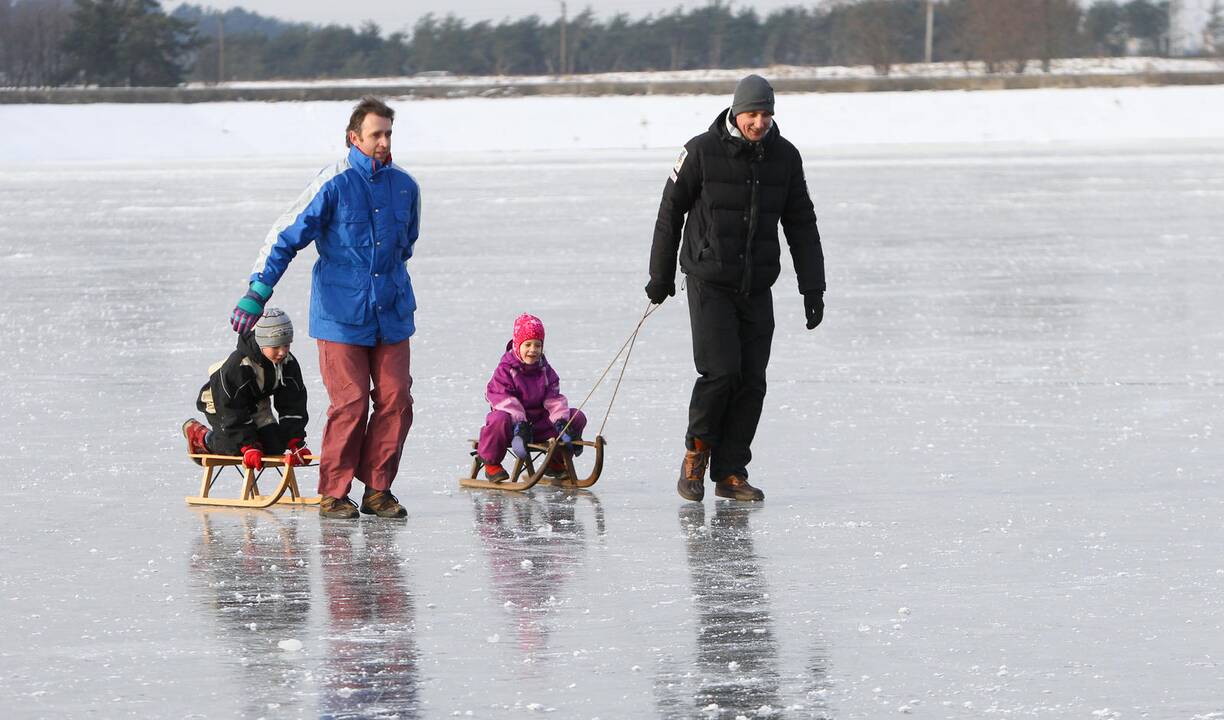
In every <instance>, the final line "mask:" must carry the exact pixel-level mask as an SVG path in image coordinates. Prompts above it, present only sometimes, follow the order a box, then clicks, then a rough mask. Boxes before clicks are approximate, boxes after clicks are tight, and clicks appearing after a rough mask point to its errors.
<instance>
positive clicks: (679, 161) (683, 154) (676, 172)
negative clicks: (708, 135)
mask: <svg viewBox="0 0 1224 720" xmlns="http://www.w3.org/2000/svg"><path fill="white" fill-rule="evenodd" d="M687 157H688V148H685V149H683V150H681V151H680V157H678V158H676V164H675V165H674V166H672V171H671V181H672V182H676V178H678V177H680V168H682V167H684V160H685V158H687Z"/></svg>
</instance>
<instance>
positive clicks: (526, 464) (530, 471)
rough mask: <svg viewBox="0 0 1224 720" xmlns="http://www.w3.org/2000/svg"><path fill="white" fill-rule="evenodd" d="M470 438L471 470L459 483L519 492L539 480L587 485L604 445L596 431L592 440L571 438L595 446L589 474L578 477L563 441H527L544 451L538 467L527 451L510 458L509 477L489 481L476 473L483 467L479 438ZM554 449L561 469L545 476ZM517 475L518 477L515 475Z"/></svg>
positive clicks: (599, 468)
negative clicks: (522, 457) (478, 452)
mask: <svg viewBox="0 0 1224 720" xmlns="http://www.w3.org/2000/svg"><path fill="white" fill-rule="evenodd" d="M470 442H471V443H472V471H471V472H470V473H469V474H468V476H467V477H461V478H459V486H460V487H466V488H480V489H483V490H510V491H515V492H522V491H523V490H527V489H529V488H531V487H534V486H535V485H536V484H539V483H543V484H545V485H555V486H557V487H568V488H589V487H591V486H592V485H594V484H595V483H596V482H598V481H599V475H600V473H601V472H603V455H604V445H606V444H607V441H606V440H604V439H603V436H602V435H596V436H595V439H594V440H575V441H573V443H572V444H573V445H581V446H583V447H589V448H595V461H594V464H593V465H592V466H591V474H590V475H587V476H586V477H585V478H580V477H578V471H577V470H576V469H575V468H574V454H573V453H572V452H569V449H568V448H567V447H566V446H565V444H564V443H559V442H557V439H556V438H553V439H551V440H549V441H548V442H547V443H531V444H529V445H528V446H527V448H528V450H530V451H532V452H534V453H537V454H538V453H544V457H543V458H542V459H540V467H539V469H537V468H536V467H535V463H534V461H533V460H532V459H531V453H528V457H527V459H526V460H520V459H518V458H515V459H514V468H513V469H512V470H510V477H509V479H507V480H503V481H501V482H493V481H492V480H487V479H485V478H483V477H481V476H480V471H481V470H483V469H484V463H482V462H481V461H480V458H479V457H478V456H477V455H476V448H477V447H478V446H479V445H480V441H479V440H471V441H470ZM557 453H561V458H562V460H563V461H564V462H565V473H564V474H563V475H561V476H560V477H547V476H546V475H545V474H544V473H545V471H546V470H547V469H548V464H549V462H551V461H552V459H553V456H554V455H555V454H557ZM511 457H513V456H511ZM520 476H521V477H522V479H519V478H520Z"/></svg>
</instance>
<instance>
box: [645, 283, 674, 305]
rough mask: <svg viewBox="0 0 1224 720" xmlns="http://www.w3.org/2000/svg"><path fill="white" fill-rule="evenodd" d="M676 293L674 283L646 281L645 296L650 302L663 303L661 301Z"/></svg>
mask: <svg viewBox="0 0 1224 720" xmlns="http://www.w3.org/2000/svg"><path fill="white" fill-rule="evenodd" d="M675 294H676V283H674V282H662V281H658V282H656V281H654V280H651V281H650V282H648V283H646V297H648V298H650V302H652V303H654V304H655V305H661V304H663V301H664V300H666V299H667V298H669V297H671V296H673V295H675Z"/></svg>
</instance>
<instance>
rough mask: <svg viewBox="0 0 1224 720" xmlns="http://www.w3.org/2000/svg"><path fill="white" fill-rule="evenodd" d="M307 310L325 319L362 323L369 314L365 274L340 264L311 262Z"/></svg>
mask: <svg viewBox="0 0 1224 720" xmlns="http://www.w3.org/2000/svg"><path fill="white" fill-rule="evenodd" d="M314 280H315V282H314V290H313V292H311V293H310V309H311V312H312V313H314V314H317V315H318V316H319V317H321V318H323V319H325V320H332V321H334V322H341V323H346V324H348V325H363V324H365V323H366V322H367V321H368V320H369V317H370V303H369V287H368V284H369V277H368V276H367V275H365V273H364V272H363V271H360V270H358V269H356V268H351V267H346V266H343V265H339V266H337V265H333V264H324V263H318V264H316V265H315V278H314Z"/></svg>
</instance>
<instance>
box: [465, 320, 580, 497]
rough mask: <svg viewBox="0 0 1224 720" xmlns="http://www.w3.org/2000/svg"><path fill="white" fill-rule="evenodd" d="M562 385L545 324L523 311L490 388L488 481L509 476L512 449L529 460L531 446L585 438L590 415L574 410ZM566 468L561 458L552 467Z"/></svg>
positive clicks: (485, 431)
mask: <svg viewBox="0 0 1224 720" xmlns="http://www.w3.org/2000/svg"><path fill="white" fill-rule="evenodd" d="M560 385H561V381H560V378H558V377H557V373H556V372H555V371H554V370H553V369H552V366H551V365H549V364H548V360H546V359H545V358H544V323H542V322H540V319H539V318H538V317H535V316H534V315H528V314H526V313H523V314H522V315H520V316H518V318H517V319H515V321H514V339H512V340H511V341H510V342H509V343H508V344H507V345H506V354H505V355H502V359H501V361H500V362H498V363H497V369H496V370H494V371H493V378H492V379H491V380H489V385H488V387H487V388H486V390H485V397H486V398H487V399H488V401H489V405H490V407H491V411H490V412H489V415H488V417H487V418H485V424H484V427H483V428H481V429H480V441H479V444H478V445H477V448H476V454H477V455H478V456H479V457H480V460H481V462H483V463H484V466H485V477H487V478H488V479H490V480H493V481H494V482H500V481H502V480H506V479H508V478H509V473H507V472H506V471H505V469H504V468H502V466H501V462H502V459H503V458H505V457H506V450H507V449H510V450H512V451H513V452H514V454H515V456H516V457H519V458H522V459H525V458H526V457H527V454H528V449H527V445H528V443H531V442H535V441H537V440H538V441H547V440H551V439H552V438H555V437H557V436H558V435H559V434H560V435H561V442H563V443H570V442H572V441H574V440H580V439H581V438H582V430H583V428H585V427H586V416H585V415H583V414H582V411H580V410H571V409H570V406H569V402H568V401H567V400H566V399H565V396H564V395H562V394H561V389H560ZM567 422H568V423H569V428H568V429H567V428H565V425H566V423H567ZM562 429H565V432H564V433H563V434H561V430H562ZM572 448H573V451H574V454H575V455H577V454H579V453H581V452H582V446H581V445H573V446H572ZM554 465H556V466H557V467H553V466H554ZM561 468H564V461H563V460H561V458H560V456H559V455H555V456H554V459H553V463H552V464H550V468H549V469H550V470H553V471H556V470H558V469H561Z"/></svg>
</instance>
